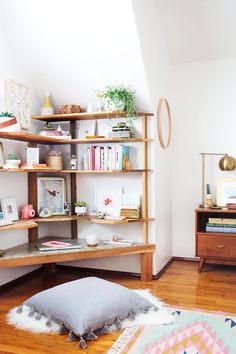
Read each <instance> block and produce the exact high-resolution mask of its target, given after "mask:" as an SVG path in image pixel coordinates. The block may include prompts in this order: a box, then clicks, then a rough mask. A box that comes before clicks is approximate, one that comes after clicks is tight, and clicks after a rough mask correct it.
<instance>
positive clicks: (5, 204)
mask: <svg viewBox="0 0 236 354" xmlns="http://www.w3.org/2000/svg"><path fill="white" fill-rule="evenodd" d="M1 209H2V212H3V214H4V218H5V219H7V220H10V221H16V220H19V216H18V211H17V206H16V201H15V199H13V198H6V199H1Z"/></svg>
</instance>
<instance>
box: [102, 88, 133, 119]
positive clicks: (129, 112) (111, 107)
mask: <svg viewBox="0 0 236 354" xmlns="http://www.w3.org/2000/svg"><path fill="white" fill-rule="evenodd" d="M100 96H101V97H103V100H104V102H105V110H106V111H108V112H113V111H115V112H117V114H119V112H122V111H124V112H126V116H127V117H128V118H131V117H134V116H135V115H136V109H135V90H132V89H131V88H129V87H126V86H124V85H121V84H116V85H113V86H107V88H106V90H105V91H103V92H101V93H100Z"/></svg>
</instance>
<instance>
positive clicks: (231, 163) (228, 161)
mask: <svg viewBox="0 0 236 354" xmlns="http://www.w3.org/2000/svg"><path fill="white" fill-rule="evenodd" d="M219 168H220V169H221V171H233V170H234V169H235V159H234V158H233V157H232V156H229V155H225V156H224V157H222V159H220V161H219Z"/></svg>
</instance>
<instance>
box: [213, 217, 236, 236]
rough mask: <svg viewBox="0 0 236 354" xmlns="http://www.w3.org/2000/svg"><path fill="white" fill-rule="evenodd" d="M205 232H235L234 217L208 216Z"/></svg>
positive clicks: (235, 222) (235, 223) (235, 220)
mask: <svg viewBox="0 0 236 354" xmlns="http://www.w3.org/2000/svg"><path fill="white" fill-rule="evenodd" d="M206 232H217V233H229V234H236V219H227V218H209V219H208V223H207V224H206Z"/></svg>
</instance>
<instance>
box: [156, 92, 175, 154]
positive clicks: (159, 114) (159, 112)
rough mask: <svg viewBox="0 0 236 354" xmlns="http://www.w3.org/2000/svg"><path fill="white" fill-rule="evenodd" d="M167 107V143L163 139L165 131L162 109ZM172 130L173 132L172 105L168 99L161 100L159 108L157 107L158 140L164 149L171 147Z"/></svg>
mask: <svg viewBox="0 0 236 354" xmlns="http://www.w3.org/2000/svg"><path fill="white" fill-rule="evenodd" d="M163 105H165V108H166V114H167V133H166V135H167V139H166V140H167V141H166V142H165V141H164V139H163V129H162V122H161V120H162V107H163ZM171 130H172V119H171V111H170V105H169V102H168V101H167V99H166V98H163V97H162V98H161V99H160V101H159V103H158V106H157V132H158V138H159V141H160V144H161V147H162V148H163V149H167V148H168V146H169V145H170V141H171Z"/></svg>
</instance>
